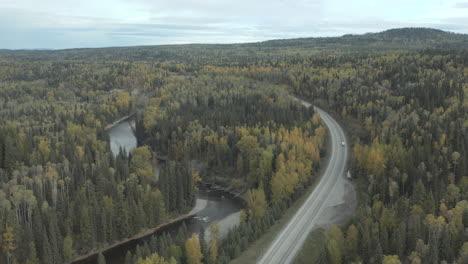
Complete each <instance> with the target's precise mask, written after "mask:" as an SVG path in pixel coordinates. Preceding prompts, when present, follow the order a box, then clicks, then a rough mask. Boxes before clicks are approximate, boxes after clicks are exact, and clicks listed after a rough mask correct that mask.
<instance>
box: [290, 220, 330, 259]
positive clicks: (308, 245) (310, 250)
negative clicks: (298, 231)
mask: <svg viewBox="0 0 468 264" xmlns="http://www.w3.org/2000/svg"><path fill="white" fill-rule="evenodd" d="M326 261H327V256H326V249H325V230H324V229H323V228H317V229H314V230H312V232H310V234H309V235H308V236H307V239H306V241H305V243H304V246H303V247H302V249H301V251H299V254H298V255H297V257H296V259H294V264H309V263H326Z"/></svg>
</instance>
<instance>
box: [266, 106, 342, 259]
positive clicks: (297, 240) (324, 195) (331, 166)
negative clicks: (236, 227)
mask: <svg viewBox="0 0 468 264" xmlns="http://www.w3.org/2000/svg"><path fill="white" fill-rule="evenodd" d="M297 100H299V99H297ZM299 101H300V102H301V103H302V104H303V105H304V106H306V107H311V104H310V103H308V102H306V101H303V100H299ZM314 109H315V110H316V111H317V112H318V113H319V115H320V117H321V118H322V120H323V121H324V122H325V125H326V126H327V127H328V131H329V133H330V136H331V145H332V147H331V150H329V151H331V156H330V160H329V163H328V166H327V168H326V169H325V172H324V174H323V175H322V177H321V179H320V182H319V183H318V184H317V186H316V187H315V189H314V191H313V192H312V193H311V194H310V196H309V197H308V198H307V200H306V201H305V202H304V204H303V205H302V206H301V208H299V210H298V211H297V212H296V214H295V215H294V216H293V217H292V218H291V220H290V221H289V223H288V224H287V225H286V227H285V228H284V229H283V230H282V231H281V233H279V235H278V236H277V237H276V239H275V240H274V241H273V242H272V244H271V245H270V247H269V248H268V249H267V251H266V252H265V254H264V255H263V256H262V258H261V259H260V260H259V261H258V263H259V264H276V263H278V264H289V263H292V262H293V260H294V257H295V256H296V255H297V253H298V252H299V250H300V249H301V248H302V245H303V244H304V241H305V240H306V238H307V236H308V234H309V233H310V231H311V230H312V229H313V228H314V226H316V225H319V224H321V223H320V216H321V214H322V213H323V212H324V210H325V208H326V207H327V205H326V201H327V199H328V200H333V199H334V198H335V197H332V196H340V195H342V194H339V193H338V194H337V193H336V192H333V190H334V186H335V185H336V183H337V182H340V181H343V177H345V175H344V174H345V166H346V160H347V155H348V144H347V142H346V137H345V135H344V132H343V129H341V127H340V125H339V124H338V123H337V122H336V121H335V120H334V119H333V118H332V117H331V116H330V115H329V114H327V113H326V112H324V111H322V110H321V109H319V108H317V107H314ZM342 142H345V145H344V146H343V145H342ZM340 177H342V178H341V179H340Z"/></svg>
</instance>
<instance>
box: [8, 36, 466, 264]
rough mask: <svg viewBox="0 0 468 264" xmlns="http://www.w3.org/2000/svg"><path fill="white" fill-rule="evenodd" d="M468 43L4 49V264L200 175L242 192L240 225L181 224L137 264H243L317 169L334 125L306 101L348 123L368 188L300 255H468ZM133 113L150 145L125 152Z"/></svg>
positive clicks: (57, 249) (88, 243)
mask: <svg viewBox="0 0 468 264" xmlns="http://www.w3.org/2000/svg"><path fill="white" fill-rule="evenodd" d="M467 48H468V36H467V35H460V34H453V33H447V32H443V31H439V30H432V29H420V28H407V29H395V30H389V31H385V32H382V33H376V34H365V35H346V36H343V37H337V38H310V39H295V40H275V41H266V42H260V43H250V44H233V45H173V46H145V47H126V48H103V49H77V50H58V51H0V235H1V239H0V247H1V252H0V263H8V264H13V263H28V264H40V263H42V264H49V263H51V264H53V263H68V262H70V261H73V260H75V259H77V258H79V257H80V256H83V255H86V254H88V253H91V252H94V253H96V254H99V252H100V250H101V249H102V248H105V247H107V246H109V245H111V244H113V243H116V242H119V241H122V240H125V239H127V238H130V237H132V236H135V235H137V234H138V233H141V232H144V231H145V230H148V229H151V228H154V227H157V226H158V225H160V224H163V223H166V222H168V221H170V220H171V219H174V218H176V217H180V216H184V215H185V214H187V213H188V212H189V211H190V210H191V209H192V208H193V206H194V205H195V201H196V195H197V192H198V190H199V188H202V186H201V183H202V182H209V183H216V184H219V185H222V186H230V187H231V188H233V189H234V190H236V191H238V192H242V193H243V201H244V203H245V208H244V210H242V216H241V222H240V224H239V225H238V226H237V227H236V228H233V229H232V230H230V231H229V232H228V234H227V235H226V236H225V237H223V238H221V237H220V236H218V235H217V234H218V233H219V230H216V228H215V227H213V230H210V232H211V234H214V236H212V239H211V240H210V241H204V240H203V236H199V235H197V234H190V233H188V231H187V229H186V228H184V226H183V227H182V228H181V229H180V230H179V231H178V233H177V235H176V236H171V235H169V234H162V235H157V236H156V235H155V236H152V237H151V239H150V241H149V242H148V243H145V244H144V245H141V247H140V246H138V247H137V249H136V251H135V252H128V253H127V256H126V258H125V264H134V263H139V264H140V263H144V264H150V263H171V264H173V263H189V264H192V263H193V264H195V263H229V261H230V260H232V259H235V258H236V257H238V256H239V255H240V254H241V253H242V252H243V251H244V250H246V249H247V248H248V247H249V246H250V245H251V244H252V243H253V242H255V241H256V240H257V239H258V238H260V237H261V236H262V235H263V234H265V233H266V232H268V230H269V228H270V227H271V226H272V225H274V224H275V222H276V221H277V220H278V219H280V218H281V217H282V216H283V213H284V212H285V210H286V209H287V208H288V207H290V206H291V204H292V203H293V202H294V201H296V200H297V199H298V198H300V197H301V195H303V194H304V193H306V190H307V187H309V186H310V185H311V184H313V183H314V182H315V181H316V180H317V179H318V177H319V176H320V175H319V169H320V168H321V167H322V165H323V161H324V159H323V158H324V157H326V154H327V144H326V142H327V129H326V127H325V126H324V125H323V123H322V121H321V120H320V117H319V115H318V114H317V113H316V112H315V111H314V110H313V109H312V108H306V107H303V106H302V105H301V104H300V103H299V102H297V101H295V100H294V99H292V97H291V96H292V95H294V96H297V97H301V98H304V99H307V100H308V101H310V102H313V103H314V104H316V105H318V106H320V107H322V108H323V109H325V110H326V111H327V112H329V113H330V114H332V115H333V116H334V117H335V118H336V119H337V120H339V121H340V123H341V124H342V125H343V127H344V128H345V130H346V132H347V134H348V136H349V138H350V143H351V144H352V146H351V149H352V151H351V153H350V154H351V158H350V160H349V164H348V165H349V166H348V167H349V168H350V170H351V172H352V174H353V176H354V180H353V184H354V186H355V189H356V193H357V195H358V208H357V209H356V211H355V213H354V216H353V217H352V218H351V219H349V221H347V222H346V223H345V224H343V225H340V226H334V225H332V226H330V227H328V228H326V229H324V230H320V231H319V232H313V233H311V236H310V237H309V239H308V240H307V242H306V245H305V246H304V249H303V251H302V252H301V253H300V254H299V256H298V257H297V259H296V262H297V263H458V264H464V263H468V153H467V151H468V82H467V80H468V49H467ZM129 116H133V117H134V118H135V127H134V134H135V136H136V138H137V142H138V147H137V148H135V149H133V150H132V151H130V153H127V152H125V151H124V150H122V151H120V153H119V154H118V155H114V154H113V153H112V152H111V149H110V143H109V134H108V129H109V127H110V126H111V125H112V124H113V123H114V122H115V121H116V120H119V119H121V118H123V117H129ZM158 160H164V162H161V161H159V162H158ZM156 170H158V173H157V172H156ZM156 175H158V176H156ZM308 248H309V249H310V248H313V249H312V250H308ZM97 262H98V263H99V264H102V263H106V259H105V257H104V255H102V254H99V255H98V257H97Z"/></svg>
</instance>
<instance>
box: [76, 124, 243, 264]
mask: <svg viewBox="0 0 468 264" xmlns="http://www.w3.org/2000/svg"><path fill="white" fill-rule="evenodd" d="M134 125H135V121H134V120H127V121H123V122H121V123H119V124H117V125H115V126H114V127H112V128H111V129H109V137H110V145H111V150H112V153H113V154H114V155H117V154H118V152H119V149H120V147H122V148H124V149H125V151H127V152H129V151H131V150H132V149H133V148H135V147H136V145H137V142H136V138H135V136H134V134H133V131H132V126H133V127H134ZM241 209H242V203H241V202H240V201H238V200H233V199H230V198H225V197H224V196H223V195H222V194H221V193H215V192H209V191H202V190H201V191H199V193H198V194H197V205H196V208H194V210H196V211H197V214H196V216H195V217H192V218H188V219H186V220H184V221H180V222H178V223H175V224H172V225H170V226H168V227H166V228H164V229H163V230H160V231H157V232H155V233H154V234H155V235H158V234H161V233H162V232H169V233H172V234H175V233H176V232H177V231H178V229H179V228H180V227H181V226H182V223H185V225H186V226H187V229H188V230H189V231H190V232H196V233H199V232H200V230H201V228H202V227H203V228H204V229H205V240H206V241H209V239H210V232H209V227H210V225H211V224H212V223H213V222H217V223H218V226H219V230H220V235H221V237H223V236H224V235H226V234H227V232H228V231H229V229H231V228H233V227H234V226H236V225H238V224H239V222H240V210H241ZM152 235H153V234H152ZM150 238H151V235H148V236H147V237H143V238H141V239H138V240H132V241H129V242H128V243H125V244H123V245H120V246H117V247H115V248H112V249H109V250H108V251H106V252H104V253H103V254H104V256H105V257H106V262H107V263H111V264H114V263H115V264H123V263H124V260H125V255H126V253H127V251H128V250H130V251H132V252H133V251H134V250H135V249H136V246H137V245H138V244H140V245H143V243H144V242H145V241H147V240H149V239H150ZM94 263H97V256H93V257H90V258H88V259H86V260H84V261H79V262H76V263H75V264H94Z"/></svg>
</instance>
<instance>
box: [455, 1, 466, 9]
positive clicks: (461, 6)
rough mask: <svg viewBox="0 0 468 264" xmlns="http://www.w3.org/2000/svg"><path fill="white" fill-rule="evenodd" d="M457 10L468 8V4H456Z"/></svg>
mask: <svg viewBox="0 0 468 264" xmlns="http://www.w3.org/2000/svg"><path fill="white" fill-rule="evenodd" d="M455 8H468V2H464V3H457V4H455Z"/></svg>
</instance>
